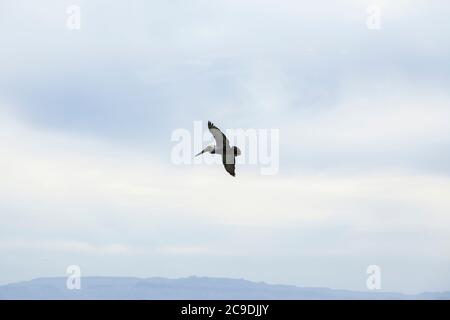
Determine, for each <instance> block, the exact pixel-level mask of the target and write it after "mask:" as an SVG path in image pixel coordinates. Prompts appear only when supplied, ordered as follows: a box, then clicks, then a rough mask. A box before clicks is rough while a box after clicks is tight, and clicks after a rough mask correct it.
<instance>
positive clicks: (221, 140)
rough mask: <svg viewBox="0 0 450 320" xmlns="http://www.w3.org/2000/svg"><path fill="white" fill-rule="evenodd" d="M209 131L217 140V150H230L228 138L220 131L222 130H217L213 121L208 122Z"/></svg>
mask: <svg viewBox="0 0 450 320" xmlns="http://www.w3.org/2000/svg"><path fill="white" fill-rule="evenodd" d="M208 129H209V131H210V132H211V134H212V135H213V137H214V140H216V147H217V148H219V149H223V150H224V151H225V150H228V149H230V141H228V139H227V137H226V136H225V135H224V134H223V132H222V131H220V129H219V128H217V127H216V126H215V125H214V123H212V122H211V121H208ZM227 171H228V170H227ZM228 172H229V171H228Z"/></svg>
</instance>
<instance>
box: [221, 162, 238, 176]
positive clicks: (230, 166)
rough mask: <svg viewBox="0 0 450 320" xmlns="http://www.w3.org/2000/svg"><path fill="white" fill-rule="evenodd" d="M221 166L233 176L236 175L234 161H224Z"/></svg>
mask: <svg viewBox="0 0 450 320" xmlns="http://www.w3.org/2000/svg"><path fill="white" fill-rule="evenodd" d="M223 166H224V167H225V170H227V172H228V173H229V174H231V175H232V176H233V177H235V176H236V172H235V169H236V166H235V164H234V163H233V164H231V163H224V164H223Z"/></svg>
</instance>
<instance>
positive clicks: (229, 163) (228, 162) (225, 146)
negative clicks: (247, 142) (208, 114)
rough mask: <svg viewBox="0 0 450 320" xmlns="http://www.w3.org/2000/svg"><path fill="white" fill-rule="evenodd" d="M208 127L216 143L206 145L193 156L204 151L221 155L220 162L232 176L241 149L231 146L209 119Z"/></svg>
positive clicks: (234, 174)
mask: <svg viewBox="0 0 450 320" xmlns="http://www.w3.org/2000/svg"><path fill="white" fill-rule="evenodd" d="M208 129H209V131H210V132H211V134H212V135H213V137H214V140H216V145H215V146H207V147H206V148H205V149H203V150H202V152H200V153H199V154H197V155H195V156H196V157H197V156H199V155H201V154H203V153H205V152H209V153H211V154H219V155H221V156H222V163H223V166H224V167H225V170H226V171H227V172H228V173H229V174H231V175H232V176H233V177H235V176H236V173H235V169H236V165H235V162H236V157H237V156H240V155H241V150H240V149H239V148H238V147H231V146H230V141H229V140H228V139H227V137H226V136H225V135H224V134H223V133H222V131H220V129H219V128H217V127H216V126H215V125H214V123H212V122H211V121H208Z"/></svg>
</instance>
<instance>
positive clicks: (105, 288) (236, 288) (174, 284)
mask: <svg viewBox="0 0 450 320" xmlns="http://www.w3.org/2000/svg"><path fill="white" fill-rule="evenodd" d="M0 299H121V300H122V299H139V300H158V299H175V300H180V299H194V300H197V299H213V300H215V299H217V300H221V299H237V300H239V299H242V300H248V299H268V300H271V299H274V300H278V299H321V300H324V299H450V292H442V293H422V294H419V295H405V294H400V293H390V292H358V291H347V290H333V289H328V288H311V287H306V288H304V287H296V286H287V285H270V284H266V283H262V282H259V283H256V282H251V281H246V280H241V279H226V278H205V277H195V276H194V277H189V278H181V279H166V278H145V279H144V278H132V277H83V278H82V281H81V290H68V289H67V288H66V278H64V277H60V278H38V279H34V280H31V281H24V282H18V283H13V284H8V285H4V286H0Z"/></svg>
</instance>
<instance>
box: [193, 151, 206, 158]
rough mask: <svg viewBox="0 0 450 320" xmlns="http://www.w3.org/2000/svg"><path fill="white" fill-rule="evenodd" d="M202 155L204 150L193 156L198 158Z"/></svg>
mask: <svg viewBox="0 0 450 320" xmlns="http://www.w3.org/2000/svg"><path fill="white" fill-rule="evenodd" d="M203 153H205V150H203V151H202V152H200V153H197V154H196V155H195V156H196V157H198V156H199V155H201V154H203Z"/></svg>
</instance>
